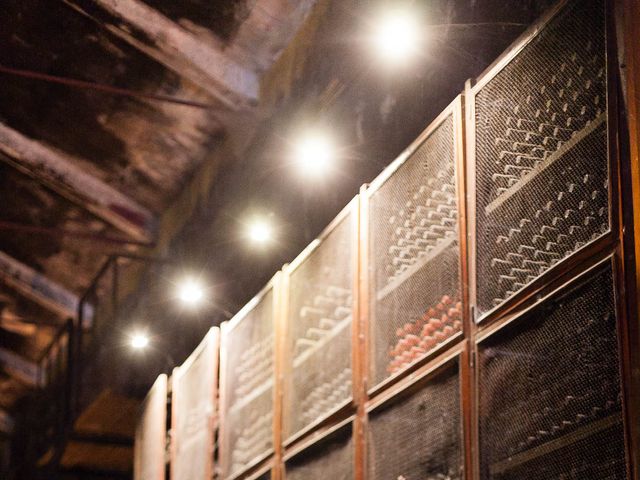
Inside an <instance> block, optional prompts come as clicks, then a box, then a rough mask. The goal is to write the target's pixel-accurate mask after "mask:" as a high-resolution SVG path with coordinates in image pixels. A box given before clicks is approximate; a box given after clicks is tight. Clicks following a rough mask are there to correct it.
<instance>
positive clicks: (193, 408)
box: [171, 327, 219, 480]
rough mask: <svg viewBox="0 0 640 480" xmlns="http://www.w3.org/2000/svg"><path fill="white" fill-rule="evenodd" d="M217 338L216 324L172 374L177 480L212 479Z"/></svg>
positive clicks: (173, 475)
mask: <svg viewBox="0 0 640 480" xmlns="http://www.w3.org/2000/svg"><path fill="white" fill-rule="evenodd" d="M218 340H219V330H218V328H215V327H214V328H212V329H211V330H209V333H208V334H207V335H206V336H205V338H204V340H203V341H202V342H201V343H200V345H199V346H198V348H196V350H195V351H194V352H193V353H192V354H191V356H190V357H189V358H188V359H187V360H186V361H185V362H184V364H183V365H182V366H180V367H178V368H176V369H175V370H174V373H173V375H172V395H173V396H172V411H173V414H172V416H171V423H172V427H171V432H172V433H171V437H172V447H173V448H172V456H171V457H172V458H171V478H172V479H174V480H210V479H211V478H212V476H213V455H214V438H215V428H216V425H215V421H214V419H215V418H216V414H217V411H216V399H217V398H216V397H217V395H218V345H219V343H218Z"/></svg>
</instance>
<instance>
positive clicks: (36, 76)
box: [0, 65, 221, 110]
mask: <svg viewBox="0 0 640 480" xmlns="http://www.w3.org/2000/svg"><path fill="white" fill-rule="evenodd" d="M0 73H5V74H7V75H13V76H15V77H22V78H29V79H32V80H40V81H44V82H48V83H57V84H59V85H65V86H67V87H74V88H82V89H85V90H95V91H98V92H104V93H107V94H110V95H119V96H123V97H130V98H144V99H146V100H153V101H156V102H165V103H173V104H176V105H182V106H185V107H192V108H200V109H203V110H221V108H220V107H217V106H215V105H211V104H208V103H202V102H197V101H195V100H187V99H183V98H176V97H171V96H168V95H158V94H154V93H144V92H135V91H133V90H128V89H126V88H119V87H113V86H111V85H104V84H102V83H95V82H87V81H85V80H77V79H74V78H67V77H59V76H57V75H49V74H46V73H41V72H34V71H32V70H24V69H19V68H12V67H7V66H5V65H0Z"/></svg>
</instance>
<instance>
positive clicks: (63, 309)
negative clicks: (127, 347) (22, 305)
mask: <svg viewBox="0 0 640 480" xmlns="http://www.w3.org/2000/svg"><path fill="white" fill-rule="evenodd" d="M0 281H2V282H3V283H5V284H6V285H8V286H9V287H11V288H13V289H14V290H16V291H18V292H19V293H20V294H22V295H24V296H25V297H26V298H28V299H29V300H31V301H33V302H35V303H37V304H38V305H40V306H41V307H43V308H46V309H47V310H49V311H52V312H55V313H56V314H58V315H60V316H62V317H66V318H75V317H76V316H77V312H78V306H79V302H80V300H79V298H78V297H77V296H76V295H75V294H73V293H72V292H70V291H68V290H67V289H66V288H64V287H62V286H61V285H58V284H57V283H55V282H53V281H52V280H50V279H48V278H47V277H46V276H44V275H42V274H41V273H39V272H37V271H35V270H34V269H33V268H31V267H29V266H27V265H25V264H23V263H21V262H19V261H18V260H16V259H14V258H13V257H10V256H9V255H7V254H6V253H4V252H0ZM84 314H85V318H88V319H89V320H88V321H90V319H91V317H92V315H93V309H92V307H91V306H90V305H86V307H85V311H84Z"/></svg>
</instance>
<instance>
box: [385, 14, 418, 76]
mask: <svg viewBox="0 0 640 480" xmlns="http://www.w3.org/2000/svg"><path fill="white" fill-rule="evenodd" d="M418 30H419V29H418V25H417V23H416V21H415V16H413V15H411V14H410V13H409V12H407V11H391V12H387V13H386V14H385V15H383V16H382V18H381V19H380V20H379V23H378V25H377V27H376V29H375V31H374V45H375V47H376V49H377V52H376V53H378V54H379V55H380V56H381V57H383V58H384V59H385V60H387V61H389V62H392V63H394V64H398V63H402V62H404V61H405V60H407V59H408V58H409V57H411V56H413V55H414V54H415V53H416V52H417V51H418V46H419V44H420V35H419V32H418Z"/></svg>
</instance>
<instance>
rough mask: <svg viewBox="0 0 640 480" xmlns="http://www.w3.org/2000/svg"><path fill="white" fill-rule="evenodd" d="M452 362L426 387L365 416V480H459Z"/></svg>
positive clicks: (460, 458) (457, 397) (457, 384)
mask: <svg viewBox="0 0 640 480" xmlns="http://www.w3.org/2000/svg"><path fill="white" fill-rule="evenodd" d="M458 369H459V368H458V360H457V358H456V359H455V360H453V361H451V365H449V366H447V368H446V370H445V371H443V372H440V373H439V374H438V375H437V376H435V377H434V378H432V379H430V380H429V382H428V383H427V384H426V385H424V386H422V387H420V388H412V389H411V390H410V391H409V392H407V393H405V394H402V395H400V396H399V397H397V398H396V399H394V400H393V401H392V402H391V403H390V404H385V405H383V406H382V407H379V408H378V409H376V410H374V411H372V412H371V413H370V414H369V431H368V442H367V444H368V449H369V452H368V463H369V465H368V472H369V476H368V478H369V479H370V480H377V479H380V480H387V479H404V480H436V479H437V480H445V479H451V480H454V479H462V478H463V454H462V420H461V414H460V377H459V373H458Z"/></svg>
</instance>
